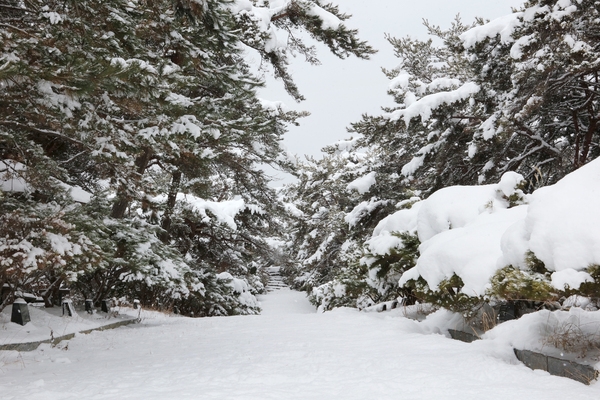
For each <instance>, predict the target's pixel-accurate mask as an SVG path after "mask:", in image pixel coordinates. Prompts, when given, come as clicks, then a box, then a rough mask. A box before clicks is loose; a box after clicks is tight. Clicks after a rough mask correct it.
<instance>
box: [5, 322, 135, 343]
mask: <svg viewBox="0 0 600 400" xmlns="http://www.w3.org/2000/svg"><path fill="white" fill-rule="evenodd" d="M138 322H139V320H138V319H128V320H125V321H119V322H114V323H112V324H108V325H102V326H99V327H97V328H92V329H86V330H84V331H80V332H76V333H83V334H85V335H87V334H88V333H92V332H94V331H105V330H108V329H115V328H118V327H121V326H126V325H131V324H137V323H138ZM74 337H75V333H69V334H67V335H63V336H58V337H55V338H52V339H46V340H40V341H38V342H28V343H8V344H3V345H0V351H2V350H15V351H33V350H35V349H37V348H38V347H39V345H40V344H42V343H50V344H52V345H56V344H57V343H59V342H61V341H63V340H69V339H73V338H74Z"/></svg>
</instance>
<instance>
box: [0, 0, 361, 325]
mask: <svg viewBox="0 0 600 400" xmlns="http://www.w3.org/2000/svg"><path fill="white" fill-rule="evenodd" d="M256 5H257V6H259V7H261V8H262V9H261V10H259V11H265V10H266V11H267V12H266V13H265V12H255V11H257V9H256V8H255V7H254V5H251V4H250V3H249V2H244V1H237V2H230V1H219V0H207V1H203V2H196V1H185V0H184V1H181V0H178V1H171V0H164V1H159V2H146V1H131V2H129V1H128V2H123V1H120V0H109V1H102V2H101V1H66V2H56V1H49V2H45V3H44V4H43V5H42V4H38V3H35V2H31V1H8V0H3V1H2V2H1V3H0V8H2V11H3V12H2V13H1V14H0V35H1V37H2V48H1V49H0V61H1V62H0V87H1V88H2V90H3V97H2V98H1V99H0V103H1V105H2V108H1V110H2V111H1V113H2V114H1V117H0V128H1V129H0V135H2V136H1V138H0V151H1V153H0V155H1V159H2V160H3V163H4V164H3V165H4V166H13V165H19V166H20V165H22V166H24V167H23V168H12V167H11V168H4V169H3V176H2V179H3V190H4V191H5V192H7V193H5V198H9V200H10V201H8V200H7V201H5V200H4V199H3V204H2V205H3V206H6V207H9V206H10V204H13V205H12V206H11V207H13V208H12V209H14V210H17V211H19V210H20V209H24V208H25V206H26V204H25V202H33V203H34V205H35V206H39V207H42V208H44V207H46V206H47V205H48V204H50V205H54V204H58V205H60V206H61V207H71V208H73V207H79V210H78V211H77V212H76V213H74V215H75V216H76V218H75V217H73V219H72V220H68V221H66V222H65V223H66V224H70V225H68V226H69V229H71V231H70V236H69V237H71V238H80V237H81V238H82V239H81V240H83V241H84V242H86V243H88V242H89V243H91V239H90V240H88V239H89V238H94V241H93V243H94V244H95V247H94V246H90V250H89V251H91V252H92V253H93V254H92V255H94V256H98V257H97V258H99V260H98V261H97V262H96V263H95V264H94V265H95V266H96V268H95V269H92V270H89V269H83V268H81V269H78V264H77V263H72V264H69V265H70V267H71V268H72V269H74V270H75V273H73V274H69V275H67V272H68V271H69V268H67V267H65V266H64V265H63V264H60V265H59V264H53V263H52V262H51V261H48V262H46V261H44V260H48V259H50V258H48V257H46V258H45V259H44V260H42V261H41V264H40V263H38V264H37V265H35V266H34V269H35V268H38V269H42V264H43V265H44V266H49V265H52V266H53V267H58V270H57V272H56V274H58V275H60V276H61V278H60V279H59V280H55V281H54V282H58V281H60V282H62V281H67V280H68V281H71V282H72V284H73V286H74V287H75V288H76V289H78V290H79V291H80V292H81V294H82V295H85V296H86V297H89V296H92V295H93V296H94V298H96V299H97V300H99V299H101V298H103V297H105V296H113V295H118V296H121V295H128V296H130V297H134V296H135V297H144V299H145V300H146V301H147V302H148V303H150V304H154V305H162V306H168V305H169V304H174V302H175V301H179V302H181V301H184V299H190V298H195V299H196V300H193V299H192V300H190V302H189V303H187V304H185V306H186V307H187V310H188V312H192V311H194V307H197V309H196V311H197V312H196V315H198V314H200V315H205V314H211V313H212V311H210V310H215V309H218V310H219V311H216V313H219V314H222V313H229V312H247V311H248V312H254V311H255V310H256V305H255V304H251V302H247V301H246V302H244V301H242V300H240V299H242V298H244V296H246V297H247V293H246V294H245V292H246V289H243V287H244V285H246V286H247V284H246V283H245V282H244V283H243V284H237V283H236V282H237V281H236V279H237V278H235V277H233V276H232V277H231V279H229V277H228V276H225V275H222V274H221V273H224V271H227V270H230V271H232V272H234V273H235V274H238V273H240V274H241V275H244V274H246V272H247V271H248V272H249V271H253V270H255V269H256V268H257V267H258V266H260V265H261V263H262V262H263V260H264V259H265V258H268V257H269V247H268V246H266V244H265V241H264V239H261V237H262V236H265V235H264V233H265V232H269V233H270V234H272V230H273V229H274V225H273V223H272V222H271V220H270V219H269V218H268V212H274V211H277V209H278V206H277V201H276V200H277V199H276V197H275V195H274V192H273V191H272V190H271V189H269V188H268V187H267V179H266V177H265V175H264V173H263V172H262V171H261V169H260V168H259V166H260V165H261V164H265V163H268V164H276V165H279V166H280V167H283V168H286V167H287V166H288V165H289V164H288V162H287V161H286V160H285V158H284V157H282V156H281V154H282V152H281V149H280V147H279V140H280V138H281V135H282V133H283V132H284V131H285V124H286V123H290V122H294V121H295V119H296V118H297V117H299V116H300V115H301V114H299V113H294V112H283V111H282V110H281V108H278V107H272V106H269V105H268V104H267V103H261V102H260V101H258V100H257V99H256V96H255V92H254V89H255V88H256V87H257V86H259V85H260V84H261V83H260V81H258V80H257V79H256V78H255V77H253V76H252V75H251V74H250V73H249V68H248V66H247V64H246V62H245V60H244V54H243V53H242V52H241V50H240V47H241V46H240V44H241V43H246V42H248V37H249V36H252V35H251V33H252V32H251V31H252V29H251V28H250V27H249V25H248V24H246V25H244V24H243V23H242V22H243V21H242V20H243V18H242V19H240V15H242V14H245V15H246V16H251V15H250V14H253V13H254V14H253V15H254V16H253V17H252V16H251V19H253V18H254V20H255V22H256V18H255V17H256V16H257V15H261V16H263V17H264V16H265V15H270V17H269V18H267V19H263V20H262V25H260V24H259V25H260V26H261V27H262V28H265V27H266V28H265V29H266V30H264V32H263V33H265V32H266V33H265V34H264V35H259V37H258V39H257V40H256V41H255V42H253V44H254V46H253V47H255V48H256V47H258V48H259V49H261V48H262V49H263V50H265V51H264V52H263V54H265V55H268V57H266V58H267V59H269V60H271V61H273V60H275V61H276V62H274V65H275V67H276V70H282V68H284V67H285V57H282V55H283V54H285V53H286V51H289V49H288V48H286V47H285V46H283V47H282V46H279V45H277V46H274V45H273V42H270V43H271V47H269V48H268V49H267V47H265V46H266V43H267V42H269V40H271V39H272V36H271V35H270V34H267V33H268V32H270V31H271V24H273V25H278V26H280V27H283V26H284V25H285V28H284V29H287V30H292V29H295V28H297V27H303V28H304V29H307V30H308V31H309V32H311V33H312V34H313V35H314V37H315V38H317V39H319V40H322V41H326V42H327V43H329V44H330V47H331V48H332V50H334V51H336V52H338V53H339V54H340V55H347V54H348V52H350V53H354V54H356V55H358V56H363V57H364V56H367V55H368V54H369V53H370V52H372V50H371V49H370V48H369V47H368V46H366V45H365V44H364V43H362V42H359V41H357V40H356V35H355V34H356V32H354V31H349V30H347V29H346V28H345V27H344V26H343V24H341V22H340V23H339V24H333V25H332V23H333V22H332V21H339V18H342V19H343V18H345V17H344V16H342V15H339V18H337V17H335V15H334V13H336V10H335V9H334V8H332V7H329V6H324V7H325V8H328V9H329V10H330V11H331V12H329V11H325V10H324V8H322V7H320V6H319V5H318V3H315V2H309V1H305V2H301V3H300V2H283V3H282V4H280V6H281V7H283V8H281V10H285V9H289V10H291V9H292V8H294V7H296V6H298V7H300V11H301V12H300V14H298V15H300V17H301V18H299V19H298V18H296V17H297V16H298V15H297V14H294V12H295V11H294V12H284V13H282V14H277V13H276V11H277V10H275V8H277V7H274V5H271V6H269V5H267V4H262V3H261V4H258V3H257V4H256ZM281 10H280V11H281ZM294 10H296V8H294ZM5 11H6V12H5ZM294 16H296V17H294ZM285 21H290V22H289V23H288V22H285ZM299 21H300V22H299ZM319 21H321V22H320V23H319ZM251 25H252V24H251ZM334 25H335V26H334ZM252 26H254V25H252ZM256 26H258V25H256ZM290 40H292V43H293V45H294V46H296V48H297V49H300V48H301V49H306V50H307V51H308V49H309V48H308V47H307V46H305V45H304V44H303V43H302V42H301V41H298V40H297V39H290ZM338 42H339V43H343V45H339V44H336V43H338ZM344 46H345V47H344ZM335 49H341V50H339V51H338V50H335ZM273 54H275V55H278V56H279V58H277V57H275V58H274V56H273ZM286 76H287V78H286V82H288V83H287V85H288V86H289V82H291V80H290V79H289V75H286ZM14 182H22V183H24V185H23V186H24V187H26V190H20V191H16V190H13V189H11V188H9V189H6V188H5V183H7V184H10V183H14ZM76 186H79V187H80V188H83V189H84V190H85V191H82V190H81V189H80V188H77V187H76ZM75 189H76V190H75ZM65 191H66V192H67V193H70V196H68V195H65V194H64V192H65ZM80 192H82V193H84V194H86V195H87V196H84V197H86V199H85V200H84V203H86V204H84V205H80V201H81V199H80V198H79V197H81V196H76V195H74V193H80ZM90 194H92V195H93V197H92V202H89V195H90ZM186 196H187V198H186ZM61 202H62V203H61ZM63 203H64V204H63ZM232 204H233V205H235V207H234V209H226V210H225V212H223V211H224V207H225V208H226V206H228V205H232ZM277 212H279V211H277ZM65 215H71V214H68V213H66V214H65ZM28 217H31V218H34V219H36V218H37V219H39V218H41V217H39V218H38V217H36V216H35V215H29V216H28ZM38 225H40V224H37V225H35V224H34V225H32V226H38ZM3 228H7V229H10V227H8V226H4V227H3ZM40 229H43V228H40ZM65 229H66V228H65ZM215 232H217V233H216V234H215ZM65 237H66V236H65ZM86 238H87V239H86ZM15 240H17V239H15ZM19 240H20V239H19ZM78 240H79V239H78ZM3 245H7V246H8V245H10V243H3ZM47 247H48V246H47ZM218 249H224V250H223V251H222V252H219V251H218ZM52 251H54V252H59V251H60V249H57V248H56V246H54V247H52ZM86 251H87V250H86ZM92 255H90V256H89V258H90V259H92V258H93V257H92ZM93 259H94V260H95V259H96V258H93ZM8 274H9V275H10V274H12V272H9V273H8ZM7 276H8V275H5V276H4V278H3V279H5V278H6V277H7ZM11 276H16V275H11ZM219 277H220V278H219ZM6 279H8V278H6ZM75 280H76V281H77V282H76V283H74V282H75ZM251 280H253V281H255V282H256V286H257V287H260V284H259V283H258V282H257V281H256V279H254V278H252V279H251ZM211 282H212V283H211ZM215 282H216V283H215ZM213 283H214V284H213ZM238 283H239V282H238ZM23 284H24V283H23ZM40 284H41V285H42V286H46V287H52V284H53V283H52V282H49V281H43V282H41V283H40ZM59 284H60V283H59ZM232 284H233V286H234V288H233V289H231V290H229V289H226V288H225V287H229V288H231V287H232V286H231V285H232ZM29 286H30V287H31V285H30V284H29ZM216 286H219V287H221V289H218V290H217V289H215V290H216V292H215V293H217V292H218V293H230V294H231V296H232V297H231V296H230V297H231V300H230V301H229V300H228V301H229V304H230V305H229V306H224V305H219V304H216V305H213V306H211V305H210V304H208V303H211V302H213V301H216V302H219V301H221V300H219V299H223V298H224V297H223V296H221V295H214V296H211V295H210V293H209V294H207V291H210V290H212V289H210V288H211V287H216ZM240 287H241V288H242V289H240ZM249 290H251V289H249ZM240 291H241V292H240ZM242 292H244V293H242ZM207 299H208V300H207ZM211 299H212V300H211ZM215 299H216V300H215ZM236 299H237V300H236ZM236 302H237V303H236ZM242 303H244V304H245V305H246V306H248V307H245V306H244V307H242V306H241V305H242ZM236 304H237V305H236ZM192 305H195V306H192ZM182 306H183V304H182ZM201 310H204V311H201ZM206 310H208V311H206ZM223 310H225V311H223Z"/></svg>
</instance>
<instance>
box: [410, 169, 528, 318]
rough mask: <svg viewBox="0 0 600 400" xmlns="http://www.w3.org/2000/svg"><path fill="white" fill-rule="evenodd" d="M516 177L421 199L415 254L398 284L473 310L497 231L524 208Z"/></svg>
mask: <svg viewBox="0 0 600 400" xmlns="http://www.w3.org/2000/svg"><path fill="white" fill-rule="evenodd" d="M522 181H523V178H522V177H521V176H520V175H518V174H516V173H507V174H505V175H504V176H503V177H502V179H501V181H500V183H498V184H491V185H484V186H452V187H448V188H444V189H440V190H439V191H437V192H435V193H433V194H432V195H431V196H430V197H429V198H427V199H426V200H423V201H422V202H421V203H422V204H420V206H419V209H418V213H417V216H416V232H417V235H418V237H419V239H420V240H421V241H422V243H421V244H420V246H419V249H418V250H419V257H418V259H417V261H416V265H415V266H414V267H413V268H411V269H409V270H408V271H406V272H405V273H404V274H403V275H402V277H401V278H400V282H399V285H400V286H401V287H406V288H410V289H411V291H412V294H413V295H414V296H415V297H416V298H418V299H420V300H422V301H427V302H432V303H434V304H436V305H438V306H440V307H445V308H448V309H452V310H455V311H460V312H462V313H469V310H471V309H474V308H476V306H477V304H480V303H481V302H483V300H484V298H485V296H486V290H487V289H488V287H489V282H490V278H491V277H492V276H493V275H494V274H495V272H496V270H497V260H498V258H499V257H500V256H501V255H502V249H501V247H500V241H501V238H502V235H503V234H504V232H505V231H506V229H507V228H508V227H509V226H510V225H512V223H513V222H515V221H518V220H520V219H522V218H523V216H524V215H525V212H526V210H527V207H526V206H524V205H517V206H516V204H519V203H522V202H523V201H524V198H525V197H524V194H523V193H522V191H521V189H520V185H521V184H522Z"/></svg>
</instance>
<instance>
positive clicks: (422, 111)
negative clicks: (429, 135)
mask: <svg viewBox="0 0 600 400" xmlns="http://www.w3.org/2000/svg"><path fill="white" fill-rule="evenodd" d="M479 89H480V88H479V85H478V84H476V83H475V82H467V83H465V84H464V85H462V86H461V87H459V88H458V89H456V90H451V91H448V92H439V93H433V94H430V95H428V96H425V97H423V98H421V99H419V100H417V101H415V102H414V103H412V104H411V105H410V106H408V107H406V108H405V109H402V110H396V111H394V112H392V113H391V114H388V115H387V117H388V118H389V119H390V120H392V121H397V120H399V119H400V118H403V119H404V122H405V123H406V126H407V127H408V126H409V125H410V121H411V119H413V118H415V117H417V116H419V115H420V116H421V120H422V121H427V120H428V119H429V118H430V117H431V113H432V111H433V110H435V109H436V108H438V107H440V106H441V105H444V104H452V103H455V102H457V101H461V100H465V99H468V98H469V97H471V96H472V95H474V94H475V93H477V92H479Z"/></svg>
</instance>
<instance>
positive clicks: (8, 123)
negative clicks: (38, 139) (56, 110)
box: [0, 121, 89, 150]
mask: <svg viewBox="0 0 600 400" xmlns="http://www.w3.org/2000/svg"><path fill="white" fill-rule="evenodd" d="M0 125H4V126H12V127H17V128H23V129H26V130H28V131H30V132H34V133H39V134H42V135H47V136H54V137H58V138H61V139H64V140H66V141H68V142H71V143H73V144H76V145H78V146H80V147H83V148H85V149H88V150H89V147H88V146H87V145H86V144H85V143H83V142H82V141H80V140H77V139H73V138H70V137H68V136H66V135H64V134H62V133H60V132H56V131H50V130H47V129H40V128H36V127H34V126H30V125H25V124H22V123H20V122H16V121H0Z"/></svg>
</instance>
